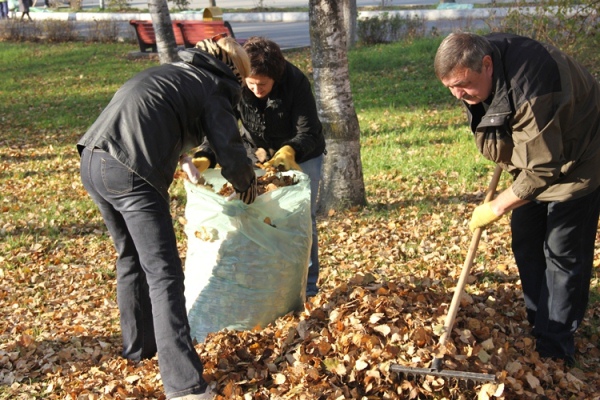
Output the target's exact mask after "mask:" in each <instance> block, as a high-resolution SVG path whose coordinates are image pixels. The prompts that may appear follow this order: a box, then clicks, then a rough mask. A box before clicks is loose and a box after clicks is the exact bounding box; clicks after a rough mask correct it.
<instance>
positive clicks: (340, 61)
mask: <svg viewBox="0 0 600 400" xmlns="http://www.w3.org/2000/svg"><path fill="white" fill-rule="evenodd" d="M349 1H355V0H309V21H310V22H309V24H310V37H311V40H310V42H311V55H312V64H313V74H314V82H315V94H316V96H315V97H316V101H317V108H318V111H319V118H320V119H321V122H322V123H323V129H324V133H325V142H326V145H327V155H326V156H325V160H324V163H323V178H322V181H321V188H320V191H319V203H318V204H319V205H318V212H319V213H321V214H322V213H325V212H328V211H329V210H331V209H333V210H336V209H338V210H341V209H345V208H350V207H353V206H362V205H365V204H366V197H365V185H364V182H363V173H362V164H361V160H360V128H359V125H358V118H357V116H356V111H355V109H354V102H353V101H352V92H351V90H350V79H349V72H348V53H347V48H346V36H347V35H346V32H345V29H344V25H343V15H342V13H343V9H344V7H346V5H347V2H349Z"/></svg>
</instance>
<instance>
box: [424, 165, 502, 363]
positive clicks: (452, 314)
mask: <svg viewBox="0 0 600 400" xmlns="http://www.w3.org/2000/svg"><path fill="white" fill-rule="evenodd" d="M500 175H502V168H501V167H500V166H499V165H496V169H495V170H494V175H493V176H492V180H491V181H490V184H489V186H488V189H487V193H486V195H485V200H484V203H488V202H490V201H492V199H493V198H494V195H495V194H496V188H497V187H498V181H500ZM482 231H483V230H482V228H477V229H475V231H474V232H473V237H472V238H471V244H470V245H469V251H468V253H467V258H466V259H465V262H464V264H463V267H462V271H461V272H460V277H459V278H458V283H457V284H456V289H454V295H453V296H452V302H451V303H450V308H449V309H448V314H447V315H446V321H445V322H444V329H443V332H442V336H441V337H440V341H439V346H440V347H443V346H444V345H445V344H446V341H447V340H448V337H449V336H450V332H451V331H452V327H453V326H454V320H455V319H456V313H457V312H458V306H459V305H460V297H461V296H462V293H463V290H464V289H465V285H466V283H467V277H468V276H469V272H470V271H471V266H472V265H473V260H474V259H475V253H476V252H477V247H478V246H479V239H480V238H481V233H482ZM441 361H442V358H437V357H435V358H434V359H433V360H432V362H431V366H432V368H434V369H440V367H441Z"/></svg>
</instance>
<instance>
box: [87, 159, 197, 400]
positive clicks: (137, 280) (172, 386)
mask: <svg viewBox="0 0 600 400" xmlns="http://www.w3.org/2000/svg"><path fill="white" fill-rule="evenodd" d="M81 179H82V182H83V185H84V187H85V189H86V190H87V191H88V193H89V194H90V196H91V198H92V199H93V200H94V202H95V203H96V204H97V206H98V208H99V209H100V212H101V213H102V217H103V218H104V222H105V224H106V227H107V228H108V231H109V233H110V235H111V237H112V239H113V242H114V245H115V248H116V250H117V253H118V259H117V301H118V304H119V311H120V313H121V331H122V335H123V357H126V358H128V359H131V360H134V361H138V360H141V359H144V358H151V357H153V356H154V355H155V354H156V353H157V352H158V362H159V367H160V373H161V377H162V381H163V384H164V387H165V392H166V394H167V397H168V398H171V397H175V396H183V395H186V394H190V393H199V392H202V391H203V390H204V388H205V386H206V383H205V382H204V380H203V379H202V363H201V362H200V358H199V356H198V353H196V350H195V349H194V346H193V344H192V340H191V337H190V328H189V323H188V319H187V312H186V309H185V298H184V294H183V293H184V286H183V269H182V265H181V259H180V258H179V252H178V250H177V242H176V237H175V231H174V229H173V222H172V218H171V213H170V209H169V203H168V201H167V200H165V199H164V198H163V197H162V196H161V195H160V194H159V192H158V191H156V190H155V189H154V188H153V187H152V186H151V185H150V184H148V183H147V182H146V181H144V180H143V179H142V178H140V177H139V176H138V175H136V174H135V173H133V172H132V171H131V170H129V169H128V168H127V167H125V166H124V165H123V164H121V163H120V162H118V161H117V160H116V159H114V158H113V157H112V156H111V155H110V154H108V153H106V152H104V151H101V150H98V149H94V150H93V151H92V150H89V149H85V150H84V151H83V154H82V158H81Z"/></svg>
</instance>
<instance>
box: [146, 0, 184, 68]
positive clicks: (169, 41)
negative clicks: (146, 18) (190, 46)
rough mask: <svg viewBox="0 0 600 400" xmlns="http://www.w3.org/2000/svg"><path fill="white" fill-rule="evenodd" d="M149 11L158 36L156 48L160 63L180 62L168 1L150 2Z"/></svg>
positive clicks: (150, 0)
mask: <svg viewBox="0 0 600 400" xmlns="http://www.w3.org/2000/svg"><path fill="white" fill-rule="evenodd" d="M148 11H150V16H151V18H152V26H153V27H154V33H155V35H156V48H157V50H158V59H159V60H160V63H161V64H164V63H169V62H175V61H179V56H178V55H177V43H175V33H173V25H172V23H171V14H169V6H168V5H167V0H148Z"/></svg>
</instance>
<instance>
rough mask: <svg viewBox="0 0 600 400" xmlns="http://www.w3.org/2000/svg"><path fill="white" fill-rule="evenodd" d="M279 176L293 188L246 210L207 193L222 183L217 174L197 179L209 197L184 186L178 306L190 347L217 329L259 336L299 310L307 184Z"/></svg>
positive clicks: (307, 236)
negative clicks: (184, 246) (181, 300)
mask: <svg viewBox="0 0 600 400" xmlns="http://www.w3.org/2000/svg"><path fill="white" fill-rule="evenodd" d="M285 174H292V175H293V176H294V179H295V180H297V181H298V183H297V184H295V185H292V186H285V187H281V188H278V189H276V190H273V191H271V192H268V193H265V194H263V195H261V196H259V197H258V198H257V199H256V201H255V202H254V203H252V204H251V205H246V204H244V203H243V202H241V201H240V200H237V199H235V200H231V201H228V200H227V199H226V198H225V197H223V196H221V195H219V194H217V193H215V192H218V191H219V190H220V189H221V187H222V186H223V184H225V183H226V181H225V179H224V178H223V177H222V176H221V173H220V171H219V170H207V171H205V172H204V173H203V175H204V178H205V179H206V181H207V182H208V183H210V184H211V185H212V186H213V187H214V190H215V191H214V192H213V191H210V190H208V189H206V188H204V187H202V186H197V185H193V184H191V183H190V182H188V181H186V182H185V189H186V191H187V204H186V209H185V217H186V219H187V224H186V226H185V232H186V235H187V238H188V250H187V257H186V260H185V298H186V308H187V312H188V319H189V322H190V328H191V334H192V338H195V339H196V340H197V341H198V342H202V341H203V340H204V339H205V338H206V335H207V334H208V333H210V332H216V331H219V330H221V329H224V328H226V329H231V330H250V329H254V328H263V327H265V326H266V325H268V324H269V323H271V322H273V321H274V320H275V319H277V318H278V317H280V316H282V315H285V314H287V313H288V312H290V311H295V310H302V309H303V305H304V300H305V291H306V277H307V273H308V260H309V257H310V246H311V242H312V225H311V218H310V184H309V178H308V175H306V174H304V173H301V172H298V171H290V172H287V173H285ZM265 220H266V222H265ZM267 222H270V224H271V225H269V223H267ZM272 225H274V226H272Z"/></svg>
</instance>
